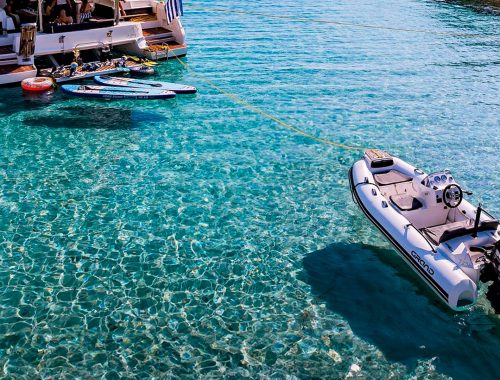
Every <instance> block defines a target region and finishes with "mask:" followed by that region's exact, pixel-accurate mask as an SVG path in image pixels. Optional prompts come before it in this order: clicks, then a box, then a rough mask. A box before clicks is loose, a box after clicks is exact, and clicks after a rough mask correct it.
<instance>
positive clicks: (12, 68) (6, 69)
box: [0, 65, 36, 75]
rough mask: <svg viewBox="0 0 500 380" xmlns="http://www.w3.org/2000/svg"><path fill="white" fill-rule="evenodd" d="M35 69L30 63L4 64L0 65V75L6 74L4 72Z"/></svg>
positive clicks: (16, 72) (15, 72) (11, 72)
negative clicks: (21, 64) (22, 64)
mask: <svg viewBox="0 0 500 380" xmlns="http://www.w3.org/2000/svg"><path fill="white" fill-rule="evenodd" d="M32 70H36V69H35V67H33V66H31V65H24V66H19V65H4V66H0V75H6V74H18V73H24V72H26V71H32Z"/></svg>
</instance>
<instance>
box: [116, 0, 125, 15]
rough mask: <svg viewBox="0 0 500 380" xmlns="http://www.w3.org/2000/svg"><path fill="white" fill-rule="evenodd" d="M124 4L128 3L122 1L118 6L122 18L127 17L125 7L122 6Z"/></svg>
mask: <svg viewBox="0 0 500 380" xmlns="http://www.w3.org/2000/svg"><path fill="white" fill-rule="evenodd" d="M122 3H126V1H125V0H120V1H119V2H118V6H119V7H120V15H121V16H122V17H125V16H126V15H127V14H126V13H125V9H123V5H122Z"/></svg>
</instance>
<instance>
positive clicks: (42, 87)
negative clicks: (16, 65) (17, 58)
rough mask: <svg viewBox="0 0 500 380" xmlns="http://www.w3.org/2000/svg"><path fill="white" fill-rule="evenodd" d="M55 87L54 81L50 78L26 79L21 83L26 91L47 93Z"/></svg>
mask: <svg viewBox="0 0 500 380" xmlns="http://www.w3.org/2000/svg"><path fill="white" fill-rule="evenodd" d="M53 85H54V81H53V80H52V78H48V77H36V78H26V79H23V81H22V82H21V87H22V88H23V90H26V91H46V90H49V89H51V88H52V86H53Z"/></svg>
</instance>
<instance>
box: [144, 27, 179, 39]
mask: <svg viewBox="0 0 500 380" xmlns="http://www.w3.org/2000/svg"><path fill="white" fill-rule="evenodd" d="M165 33H172V31H171V30H168V29H165V28H149V29H143V30H142V35H143V36H144V37H151V36H156V35H158V34H165Z"/></svg>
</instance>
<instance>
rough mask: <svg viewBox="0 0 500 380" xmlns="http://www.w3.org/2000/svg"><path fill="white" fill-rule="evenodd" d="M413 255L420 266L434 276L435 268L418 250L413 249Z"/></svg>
mask: <svg viewBox="0 0 500 380" xmlns="http://www.w3.org/2000/svg"><path fill="white" fill-rule="evenodd" d="M411 255H412V257H413V258H414V259H415V260H416V261H417V263H419V264H420V266H421V267H422V268H424V269H425V270H426V271H427V273H429V274H430V275H431V276H434V269H432V268H431V267H430V266H429V264H427V263H426V262H425V261H424V260H422V259H421V258H420V256H419V255H418V253H417V252H415V251H411Z"/></svg>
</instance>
